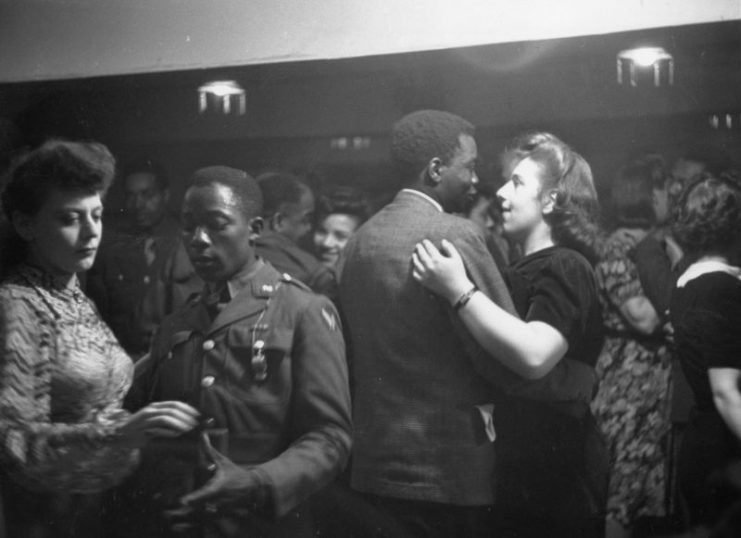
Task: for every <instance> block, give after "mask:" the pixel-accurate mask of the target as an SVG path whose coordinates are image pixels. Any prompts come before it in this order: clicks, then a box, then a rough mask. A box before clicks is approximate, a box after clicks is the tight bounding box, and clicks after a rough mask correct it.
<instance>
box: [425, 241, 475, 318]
mask: <svg viewBox="0 0 741 538" xmlns="http://www.w3.org/2000/svg"><path fill="white" fill-rule="evenodd" d="M412 276H413V277H414V279H415V280H416V281H417V282H419V283H421V284H422V285H423V286H424V287H426V288H428V289H430V290H431V291H433V292H435V293H437V294H438V295H441V296H442V297H444V298H445V299H446V300H447V301H448V302H449V303H450V304H451V305H452V304H454V303H455V302H456V301H457V300H458V298H459V297H460V296H461V294H463V293H465V292H466V291H468V290H469V289H470V288H471V287H472V286H473V284H472V282H471V280H470V279H469V278H468V276H467V275H466V268H465V266H464V265H463V259H462V258H461V255H460V254H459V253H458V250H457V249H456V248H455V247H454V246H453V244H452V243H451V242H450V241H447V240H446V239H443V240H442V243H441V248H440V250H438V249H437V247H435V245H433V244H432V241H429V240H428V239H425V240H424V241H422V242H421V243H417V245H416V246H415V247H414V253H413V254H412Z"/></svg>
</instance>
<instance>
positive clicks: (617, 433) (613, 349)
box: [592, 159, 671, 538]
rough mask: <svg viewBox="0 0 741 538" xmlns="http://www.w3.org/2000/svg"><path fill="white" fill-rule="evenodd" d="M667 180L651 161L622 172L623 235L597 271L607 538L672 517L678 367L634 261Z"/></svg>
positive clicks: (617, 234)
mask: <svg viewBox="0 0 741 538" xmlns="http://www.w3.org/2000/svg"><path fill="white" fill-rule="evenodd" d="M665 179H666V178H665V175H664V173H663V169H662V168H661V167H660V165H659V163H657V161H655V160H650V159H644V160H639V161H635V162H632V163H630V164H628V165H626V166H624V167H623V168H622V169H621V170H620V171H619V172H618V174H617V177H616V180H615V182H614V183H613V187H612V199H613V202H614V204H615V216H616V219H617V228H616V229H615V231H614V232H613V233H612V234H611V236H610V237H609V238H608V240H607V242H606V243H605V246H604V251H603V253H602V259H601V260H600V261H599V263H598V264H597V266H596V272H597V278H598V282H599V286H600V301H601V303H602V309H603V318H604V325H605V329H606V336H607V339H606V341H605V346H604V348H603V350H602V353H601V355H600V358H599V360H598V362H597V374H598V376H599V378H600V386H599V391H598V393H597V395H596V397H595V399H594V400H593V402H592V411H593V412H594V415H595V417H596V418H597V421H598V423H599V424H600V426H601V428H602V432H603V433H604V435H605V437H606V439H607V442H608V446H609V449H610V456H611V469H610V485H609V494H608V502H607V524H606V536H607V537H608V538H616V537H625V536H630V533H631V529H632V527H633V525H634V523H635V522H636V520H637V519H638V518H639V517H642V516H663V515H665V490H666V476H667V469H666V465H667V455H666V448H667V447H666V437H667V434H668V432H669V427H670V416H669V412H670V406H669V402H670V384H669V374H670V367H671V360H670V356H669V353H668V350H667V346H666V341H665V338H664V335H663V332H662V327H661V322H660V317H659V315H658V314H657V312H656V310H655V309H654V307H653V305H652V304H651V302H650V301H649V300H648V299H647V298H646V296H645V294H644V291H643V289H642V287H641V283H640V280H639V278H638V272H637V268H636V265H635V263H634V262H633V261H632V260H631V257H630V252H631V250H632V249H633V248H634V247H635V245H636V244H637V243H639V242H640V241H641V240H642V239H643V238H644V237H646V236H647V235H648V233H649V232H650V231H651V228H652V227H653V226H654V225H655V224H657V223H659V222H661V221H662V220H664V219H665V218H666V213H667V211H666V206H667V193H666V191H665V189H664V185H665Z"/></svg>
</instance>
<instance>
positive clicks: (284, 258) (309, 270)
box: [255, 172, 337, 298]
mask: <svg viewBox="0 0 741 538" xmlns="http://www.w3.org/2000/svg"><path fill="white" fill-rule="evenodd" d="M258 183H259V185H260V190H261V191H262V196H263V200H264V205H263V215H262V216H263V219H264V221H265V228H266V229H265V231H264V232H263V233H262V234H261V235H260V237H258V238H257V240H256V243H255V249H256V251H257V254H258V255H259V256H261V257H263V258H265V259H266V260H267V261H269V262H270V263H271V264H272V265H273V267H275V268H276V269H277V270H278V271H280V272H283V273H287V274H289V275H291V276H292V277H293V278H296V279H298V280H300V281H301V282H303V283H304V284H306V285H307V286H309V287H310V288H311V289H312V290H314V291H315V292H316V293H321V294H322V295H326V296H327V297H330V298H335V297H336V296H337V280H336V279H335V276H334V273H333V272H332V271H331V270H330V269H329V268H327V267H326V266H325V265H324V264H322V263H321V262H320V261H319V260H317V259H316V257H315V256H314V255H313V254H311V253H309V252H307V251H305V250H303V249H302V248H301V247H300V246H299V241H301V240H302V239H303V238H304V237H305V236H306V235H308V234H309V233H310V232H311V227H312V224H313V222H314V211H315V200H314V193H313V192H312V191H311V189H310V188H309V186H308V185H307V184H306V183H304V182H302V181H301V180H300V179H299V178H298V177H296V176H294V175H292V174H285V173H278V172H276V173H268V174H263V175H261V176H260V177H259V178H258Z"/></svg>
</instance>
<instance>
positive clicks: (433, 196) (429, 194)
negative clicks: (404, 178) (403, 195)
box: [404, 185, 447, 213]
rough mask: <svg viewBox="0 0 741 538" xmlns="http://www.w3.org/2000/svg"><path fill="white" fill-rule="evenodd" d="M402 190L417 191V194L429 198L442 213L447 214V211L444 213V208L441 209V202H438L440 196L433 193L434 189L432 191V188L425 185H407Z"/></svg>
mask: <svg viewBox="0 0 741 538" xmlns="http://www.w3.org/2000/svg"><path fill="white" fill-rule="evenodd" d="M404 189H408V190H412V191H417V192H419V193H422V194H424V195H425V196H427V197H429V198H431V199H432V200H433V201H434V202H435V203H436V204H438V205H439V206H440V208H441V209H442V210H443V212H446V213H447V211H445V208H444V207H443V204H442V202H441V201H440V196H439V195H438V194H437V192H435V189H433V188H432V187H429V186H427V185H409V186H406V187H404Z"/></svg>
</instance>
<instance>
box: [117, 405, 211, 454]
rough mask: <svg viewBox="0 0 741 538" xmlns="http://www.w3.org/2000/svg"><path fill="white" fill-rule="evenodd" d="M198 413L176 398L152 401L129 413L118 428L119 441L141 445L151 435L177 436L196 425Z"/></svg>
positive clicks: (135, 445) (131, 444)
mask: <svg viewBox="0 0 741 538" xmlns="http://www.w3.org/2000/svg"><path fill="white" fill-rule="evenodd" d="M199 416H200V413H199V412H198V411H197V410H196V409H195V408H193V407H192V406H190V405H188V404H187V403H184V402H179V401H176V400H173V401H165V402H154V403H151V404H149V405H147V406H146V407H144V408H142V409H140V410H139V411H137V412H136V413H134V414H133V415H131V416H130V417H129V418H128V419H127V420H126V422H125V423H123V424H122V425H121V426H120V427H119V429H118V434H119V435H120V437H121V442H122V443H123V444H125V445H128V446H133V447H142V446H144V445H145V444H147V442H148V441H149V440H151V439H152V438H153V437H178V436H180V435H182V434H184V433H187V432H189V431H191V430H192V429H193V428H195V427H196V426H198V418H199Z"/></svg>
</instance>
